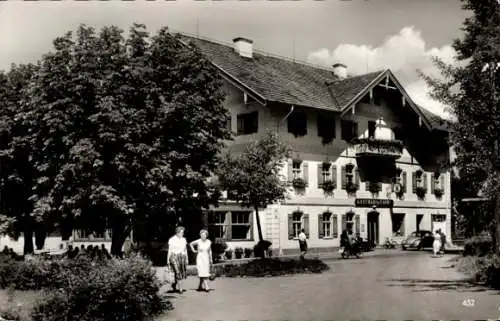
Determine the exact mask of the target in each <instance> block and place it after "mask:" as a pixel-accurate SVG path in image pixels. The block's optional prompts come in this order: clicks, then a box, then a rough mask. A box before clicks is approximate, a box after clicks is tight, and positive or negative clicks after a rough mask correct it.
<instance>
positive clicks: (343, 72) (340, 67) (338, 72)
mask: <svg viewBox="0 0 500 321" xmlns="http://www.w3.org/2000/svg"><path fill="white" fill-rule="evenodd" d="M333 74H334V75H335V76H336V77H337V78H338V79H340V80H343V79H346V78H347V66H346V65H344V64H340V63H339V64H335V65H333Z"/></svg>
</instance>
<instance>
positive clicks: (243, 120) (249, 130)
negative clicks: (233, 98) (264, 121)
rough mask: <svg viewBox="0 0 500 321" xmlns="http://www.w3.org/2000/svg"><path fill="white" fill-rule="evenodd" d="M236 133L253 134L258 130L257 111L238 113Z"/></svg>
mask: <svg viewBox="0 0 500 321" xmlns="http://www.w3.org/2000/svg"><path fill="white" fill-rule="evenodd" d="M237 119H238V124H237V125H238V135H249V134H255V133H257V132H258V130H259V113H258V112H257V111H254V112H251V113H246V114H240V115H238V118H237Z"/></svg>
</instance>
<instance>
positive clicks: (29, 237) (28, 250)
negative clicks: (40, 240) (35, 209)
mask: <svg viewBox="0 0 500 321" xmlns="http://www.w3.org/2000/svg"><path fill="white" fill-rule="evenodd" d="M23 236H24V255H27V254H33V253H34V252H35V250H34V247H33V229H31V228H30V227H27V228H25V229H24V231H23Z"/></svg>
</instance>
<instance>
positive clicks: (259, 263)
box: [216, 258, 329, 277]
mask: <svg viewBox="0 0 500 321" xmlns="http://www.w3.org/2000/svg"><path fill="white" fill-rule="evenodd" d="M328 269H329V267H328V265H326V264H325V263H324V262H323V261H321V260H318V259H313V260H310V259H305V260H290V259H275V258H273V259H271V258H266V259H262V260H255V261H250V262H247V263H243V264H228V265H224V266H217V268H216V274H218V275H224V276H227V277H238V276H240V277H244V276H251V277H266V276H280V275H290V274H299V273H300V274H302V273H322V272H324V271H326V270H328Z"/></svg>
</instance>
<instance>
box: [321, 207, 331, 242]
mask: <svg viewBox="0 0 500 321" xmlns="http://www.w3.org/2000/svg"><path fill="white" fill-rule="evenodd" d="M322 216H323V217H322V221H321V224H322V225H323V233H324V237H328V238H331V237H332V232H333V231H332V213H328V212H326V213H323V215H322Z"/></svg>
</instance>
